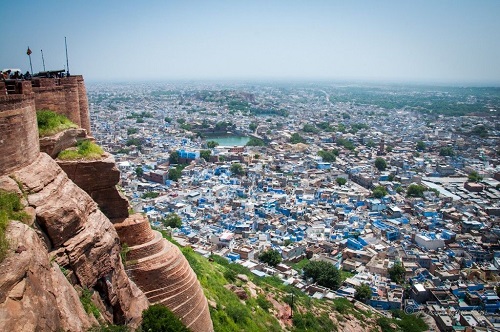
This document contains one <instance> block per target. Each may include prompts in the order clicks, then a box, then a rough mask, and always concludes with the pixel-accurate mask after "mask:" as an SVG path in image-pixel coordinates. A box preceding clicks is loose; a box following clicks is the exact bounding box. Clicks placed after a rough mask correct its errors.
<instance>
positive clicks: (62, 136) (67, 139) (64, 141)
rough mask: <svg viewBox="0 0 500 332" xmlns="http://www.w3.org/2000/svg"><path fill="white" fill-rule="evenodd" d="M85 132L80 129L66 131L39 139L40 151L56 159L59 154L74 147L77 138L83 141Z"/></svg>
mask: <svg viewBox="0 0 500 332" xmlns="http://www.w3.org/2000/svg"><path fill="white" fill-rule="evenodd" d="M86 136H87V132H86V131H85V129H82V128H73V129H67V130H65V131H62V132H60V133H57V134H55V135H52V136H47V137H41V138H40V151H41V152H45V153H46V154H48V155H49V156H51V157H52V158H55V157H57V155H58V154H59V152H61V151H62V150H64V149H67V148H69V147H72V146H75V145H76V142H77V138H80V139H83V138H85V137H86Z"/></svg>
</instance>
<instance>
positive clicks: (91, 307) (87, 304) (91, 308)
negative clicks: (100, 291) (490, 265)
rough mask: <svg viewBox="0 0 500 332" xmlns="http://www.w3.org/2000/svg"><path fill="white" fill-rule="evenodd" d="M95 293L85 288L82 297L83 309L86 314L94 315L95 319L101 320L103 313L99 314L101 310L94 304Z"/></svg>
mask: <svg viewBox="0 0 500 332" xmlns="http://www.w3.org/2000/svg"><path fill="white" fill-rule="evenodd" d="M93 293H94V292H93V291H91V290H89V289H87V288H84V289H83V290H82V295H81V296H80V302H81V303H82V305H83V309H85V312H86V313H88V314H92V315H94V317H95V318H99V317H100V316H101V313H100V312H99V309H98V308H97V307H96V305H95V304H94V302H92V294H93Z"/></svg>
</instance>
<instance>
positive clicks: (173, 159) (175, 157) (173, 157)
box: [168, 151, 181, 165]
mask: <svg viewBox="0 0 500 332" xmlns="http://www.w3.org/2000/svg"><path fill="white" fill-rule="evenodd" d="M180 158H181V157H180V155H179V152H177V151H172V152H170V156H169V158H168V160H169V163H170V165H172V164H178V163H179V160H180Z"/></svg>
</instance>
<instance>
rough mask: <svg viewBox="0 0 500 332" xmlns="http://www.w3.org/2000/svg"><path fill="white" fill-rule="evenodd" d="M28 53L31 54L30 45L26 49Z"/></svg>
mask: <svg viewBox="0 0 500 332" xmlns="http://www.w3.org/2000/svg"><path fill="white" fill-rule="evenodd" d="M26 54H28V55H30V54H31V50H30V47H29V46H28V50H27V51H26Z"/></svg>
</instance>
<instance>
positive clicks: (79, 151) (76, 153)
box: [57, 140, 104, 160]
mask: <svg viewBox="0 0 500 332" xmlns="http://www.w3.org/2000/svg"><path fill="white" fill-rule="evenodd" d="M103 154H104V150H103V149H102V148H101V147H100V146H99V145H97V144H95V143H94V142H92V141H90V140H82V141H79V142H78V143H77V145H76V149H75V148H70V149H66V150H64V151H61V152H60V153H59V155H58V156H57V158H59V159H61V160H79V159H86V160H96V159H101V157H102V155H103Z"/></svg>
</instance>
